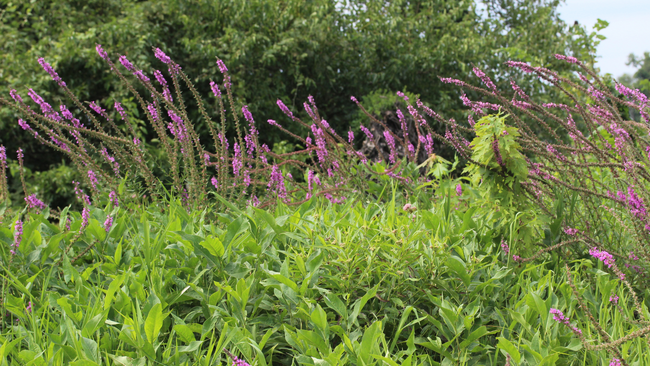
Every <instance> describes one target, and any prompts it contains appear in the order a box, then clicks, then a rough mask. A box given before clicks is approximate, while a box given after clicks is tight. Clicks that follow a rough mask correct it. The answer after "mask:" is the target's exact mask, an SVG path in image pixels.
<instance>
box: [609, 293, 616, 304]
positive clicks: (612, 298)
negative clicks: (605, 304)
mask: <svg viewBox="0 0 650 366" xmlns="http://www.w3.org/2000/svg"><path fill="white" fill-rule="evenodd" d="M609 302H612V303H614V304H618V295H612V296H610V297H609Z"/></svg>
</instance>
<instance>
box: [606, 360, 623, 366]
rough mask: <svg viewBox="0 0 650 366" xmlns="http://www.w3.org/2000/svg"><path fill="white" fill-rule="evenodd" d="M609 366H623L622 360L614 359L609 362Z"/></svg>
mask: <svg viewBox="0 0 650 366" xmlns="http://www.w3.org/2000/svg"><path fill="white" fill-rule="evenodd" d="M609 366H621V360H619V359H618V358H612V360H611V361H609Z"/></svg>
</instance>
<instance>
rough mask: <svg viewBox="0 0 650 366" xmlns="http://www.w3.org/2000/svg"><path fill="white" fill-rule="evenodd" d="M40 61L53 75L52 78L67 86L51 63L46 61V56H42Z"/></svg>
mask: <svg viewBox="0 0 650 366" xmlns="http://www.w3.org/2000/svg"><path fill="white" fill-rule="evenodd" d="M38 63H39V64H41V66H42V67H43V68H44V69H45V71H47V73H48V74H50V76H51V77H52V80H54V81H56V82H57V83H59V85H61V86H63V87H65V82H64V81H63V80H61V78H60V77H59V74H57V73H56V71H54V69H53V68H52V66H51V65H50V64H48V63H47V62H45V59H44V58H42V57H41V58H39V59H38Z"/></svg>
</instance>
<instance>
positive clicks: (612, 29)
mask: <svg viewBox="0 0 650 366" xmlns="http://www.w3.org/2000/svg"><path fill="white" fill-rule="evenodd" d="M558 12H559V13H560V18H561V19H563V20H564V21H565V22H567V23H569V24H571V23H573V22H574V21H576V20H577V21H578V22H579V23H580V24H582V25H586V26H587V30H588V31H592V30H593V26H594V24H596V21H597V20H598V18H600V19H603V20H606V21H607V22H609V26H608V27H607V28H605V29H603V30H601V31H600V34H602V35H604V36H605V37H607V39H606V40H604V41H602V42H601V43H600V44H599V45H598V48H597V50H598V51H597V55H598V56H600V58H598V59H597V61H598V63H597V65H596V66H597V67H600V70H601V73H610V74H612V75H613V76H614V77H619V76H621V75H623V74H624V73H628V74H633V73H634V71H635V70H636V69H635V68H634V67H632V66H626V65H625V63H626V62H627V59H628V55H629V54H630V53H634V54H635V55H638V56H642V55H643V52H650V0H566V2H565V3H564V4H562V5H560V7H559V8H558Z"/></svg>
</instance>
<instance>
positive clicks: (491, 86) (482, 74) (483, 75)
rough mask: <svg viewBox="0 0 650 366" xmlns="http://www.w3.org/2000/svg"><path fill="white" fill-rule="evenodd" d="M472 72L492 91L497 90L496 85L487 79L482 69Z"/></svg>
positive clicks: (475, 69) (476, 68)
mask: <svg viewBox="0 0 650 366" xmlns="http://www.w3.org/2000/svg"><path fill="white" fill-rule="evenodd" d="M472 71H474V74H475V75H476V76H478V77H479V78H480V79H481V80H482V81H483V83H485V85H486V86H487V87H488V88H490V89H492V90H496V89H497V87H496V85H494V83H493V82H492V80H491V79H490V78H489V77H487V75H485V73H484V72H483V71H482V70H481V69H479V68H478V67H475V68H474V69H473V70H472Z"/></svg>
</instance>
